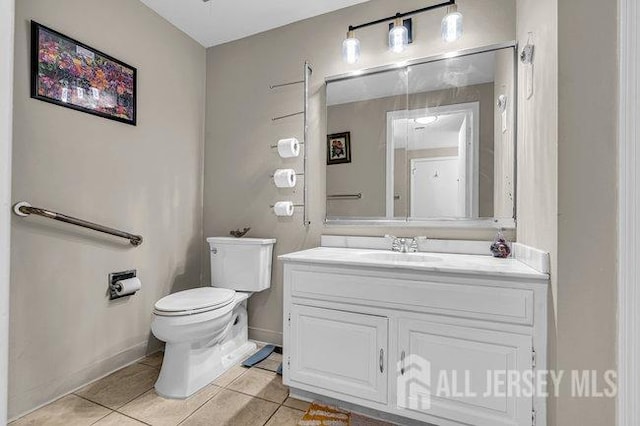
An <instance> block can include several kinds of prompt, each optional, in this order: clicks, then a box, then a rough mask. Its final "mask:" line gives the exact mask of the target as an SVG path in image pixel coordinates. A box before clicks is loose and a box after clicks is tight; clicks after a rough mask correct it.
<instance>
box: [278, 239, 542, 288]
mask: <svg viewBox="0 0 640 426" xmlns="http://www.w3.org/2000/svg"><path fill="white" fill-rule="evenodd" d="M384 254H390V257H393V256H394V253H393V252H391V251H388V250H369V249H354V248H334V247H318V248H314V249H310V250H304V251H299V252H295V253H289V254H285V255H282V256H279V257H278V258H279V259H280V260H282V261H285V262H297V263H311V264H313V263H316V264H318V263H319V264H328V265H341V266H349V265H355V266H364V267H375V268H389V269H407V270H413V271H425V272H440V273H455V274H468V275H482V276H495V277H513V278H527V279H535V280H544V281H547V280H548V279H549V275H548V274H543V273H541V272H538V271H536V270H535V269H533V268H531V267H529V266H527V265H525V264H524V263H522V262H520V261H518V260H517V259H513V258H510V259H497V258H494V257H491V256H480V255H468V254H448V253H428V252H420V253H415V255H418V256H420V255H422V256H426V257H427V260H426V261H424V262H422V261H416V260H412V261H403V260H395V259H394V260H391V259H389V260H387V259H380V256H383V257H384ZM397 255H400V256H399V257H400V258H402V255H403V254H401V253H397ZM406 255H407V256H412V255H414V254H413V253H407V254H406Z"/></svg>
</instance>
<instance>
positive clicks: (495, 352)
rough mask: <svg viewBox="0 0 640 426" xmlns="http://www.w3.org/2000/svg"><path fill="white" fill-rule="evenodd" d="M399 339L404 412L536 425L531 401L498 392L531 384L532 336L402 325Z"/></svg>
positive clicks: (488, 425)
mask: <svg viewBox="0 0 640 426" xmlns="http://www.w3.org/2000/svg"><path fill="white" fill-rule="evenodd" d="M398 338H399V339H398V344H399V348H398V355H397V356H398V359H399V360H400V362H399V365H398V373H397V406H398V408H399V409H401V410H410V411H413V412H420V413H424V414H428V415H429V416H436V417H440V418H445V419H449V420H454V421H459V422H461V423H465V424H473V425H476V426H497V425H531V424H532V410H533V399H532V396H531V395H525V394H524V393H523V394H518V392H517V390H515V389H514V391H513V392H510V389H509V388H508V386H507V385H498V386H494V384H498V382H496V380H495V379H496V378H497V379H498V381H505V382H506V380H507V377H508V376H509V375H512V378H513V379H514V380H521V381H522V380H523V378H526V377H529V380H530V379H531V378H532V372H533V365H532V364H533V363H532V350H533V349H532V339H531V336H525V335H520V334H513V333H508V332H501V331H493V330H483V329H479V328H471V327H466V326H458V325H455V326H454V325H448V324H441V323H435V322H428V321H423V320H416V319H400V320H399V336H398ZM488 389H490V390H491V393H490V394H488V393H487V390H488ZM519 389H520V390H523V391H531V390H532V389H531V387H529V388H527V386H526V385H525V386H523V387H522V388H519ZM495 391H498V392H495Z"/></svg>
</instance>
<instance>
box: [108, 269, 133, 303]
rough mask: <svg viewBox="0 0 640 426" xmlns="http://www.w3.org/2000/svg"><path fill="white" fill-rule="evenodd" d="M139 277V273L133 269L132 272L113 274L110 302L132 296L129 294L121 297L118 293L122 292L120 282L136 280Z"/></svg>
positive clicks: (110, 285) (110, 277)
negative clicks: (130, 279)
mask: <svg viewBox="0 0 640 426" xmlns="http://www.w3.org/2000/svg"><path fill="white" fill-rule="evenodd" d="M136 276H137V271H136V270H135V269H132V270H130V271H123V272H113V273H111V274H109V300H115V299H120V298H123V297H128V296H131V294H127V295H125V296H119V295H118V293H116V292H117V291H119V290H120V288H119V285H118V284H117V282H118V281H122V280H128V279H129V278H135V277H136Z"/></svg>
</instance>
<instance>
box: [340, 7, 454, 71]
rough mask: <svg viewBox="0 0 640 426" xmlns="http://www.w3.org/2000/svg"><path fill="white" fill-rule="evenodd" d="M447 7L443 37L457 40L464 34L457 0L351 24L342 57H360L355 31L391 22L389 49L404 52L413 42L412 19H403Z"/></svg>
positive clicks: (349, 60) (350, 61) (349, 59)
mask: <svg viewBox="0 0 640 426" xmlns="http://www.w3.org/2000/svg"><path fill="white" fill-rule="evenodd" d="M443 7H446V8H448V9H447V14H446V16H445V17H444V19H443V20H442V38H443V40H445V41H455V40H458V39H459V38H460V37H461V36H462V14H461V13H460V12H458V7H457V6H456V0H448V1H445V2H442V3H438V4H434V5H431V6H427V7H423V8H422V9H416V10H412V11H410V12H405V13H396V14H395V15H394V16H390V17H388V18H382V19H377V20H375V21H371V22H367V23H364V24H360V25H350V26H349V31H348V32H347V38H346V39H345V40H344V41H343V42H342V58H343V59H344V61H345V62H346V63H348V64H355V63H356V62H358V59H359V58H360V40H358V39H357V38H356V37H355V31H356V30H359V29H361V28H365V27H370V26H372V25H378V24H384V23H389V22H391V23H392V24H391V26H390V29H389V49H391V51H392V52H397V53H400V52H403V51H404V50H405V49H406V47H407V46H408V45H409V44H410V43H412V42H413V34H412V32H413V31H412V20H411V19H403V18H405V17H408V16H413V15H417V14H419V13H424V12H429V11H431V10H435V9H440V8H443Z"/></svg>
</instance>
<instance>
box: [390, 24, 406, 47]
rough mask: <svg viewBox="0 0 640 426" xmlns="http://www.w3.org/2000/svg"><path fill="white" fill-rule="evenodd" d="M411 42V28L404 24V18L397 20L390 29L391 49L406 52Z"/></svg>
mask: <svg viewBox="0 0 640 426" xmlns="http://www.w3.org/2000/svg"><path fill="white" fill-rule="evenodd" d="M408 44H409V30H407V28H406V27H405V26H404V25H402V20H397V21H396V23H395V25H394V26H393V28H391V31H389V49H391V51H392V52H396V53H400V52H404V49H405V48H406V47H407V45H408Z"/></svg>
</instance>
